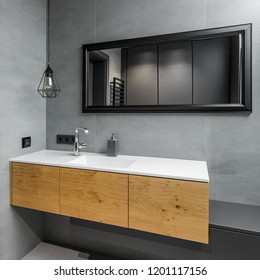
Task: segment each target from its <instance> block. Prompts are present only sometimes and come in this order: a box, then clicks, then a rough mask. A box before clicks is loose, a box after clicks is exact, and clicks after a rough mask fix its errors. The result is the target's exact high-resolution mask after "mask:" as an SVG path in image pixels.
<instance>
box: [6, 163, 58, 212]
mask: <svg viewBox="0 0 260 280" xmlns="http://www.w3.org/2000/svg"><path fill="white" fill-rule="evenodd" d="M11 166H12V170H11V173H12V175H13V176H12V181H11V184H12V185H11V200H10V201H11V204H12V205H16V206H21V207H26V208H31V209H35V210H40V211H45V212H51V213H57V214H58V213H59V168H58V167H52V166H44V165H36V164H25V163H12V165H11Z"/></svg>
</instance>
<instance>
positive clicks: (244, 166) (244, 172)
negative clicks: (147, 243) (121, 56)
mask: <svg viewBox="0 0 260 280" xmlns="http://www.w3.org/2000/svg"><path fill="white" fill-rule="evenodd" d="M52 11H53V15H52V20H51V50H52V65H53V68H55V70H56V75H57V78H58V80H59V82H60V85H61V88H62V92H61V94H60V96H59V97H58V98H57V99H55V100H48V102H47V148H48V149H61V150H64V149H66V150H71V149H72V147H71V146H63V145H57V144H56V143H55V139H56V138H55V137H56V134H58V133H64V134H65V133H73V132H74V130H75V128H76V127H77V126H84V127H88V128H89V131H90V133H89V134H88V149H87V150H88V151H90V152H105V151H106V140H107V138H108V137H109V136H110V134H111V132H112V131H114V132H115V133H116V136H118V138H119V141H120V142H119V143H120V145H119V152H120V154H133V155H145V156H160V157H173V158H182V159H194V160H196V159H197V160H206V161H207V163H208V168H209V174H210V180H211V181H210V197H211V198H212V199H216V200H222V201H229V202H238V203H245V204H251V205H260V187H259V186H260V175H259V174H260V125H259V118H260V95H259V92H260V75H259V74H260V13H259V11H260V2H259V1H257V0H248V1H244V0H243V1H242V0H239V1H237V0H197V1H193V0H161V1H156V0H131V1H129V0H74V1H70V0H52ZM242 23H253V77H252V80H253V113H252V114H251V115H242V114H231V113H218V114H213V113H212V114H192V113H190V114H82V113H81V88H82V79H81V76H82V61H81V60H82V55H81V45H82V44H86V43H94V42H103V41H110V40H117V39H127V38H134V37H143V36H150V35H158V34H166V33H173V32H182V31H188V30H197V29H205V28H212V27H219V26H228V25H235V24H242ZM56 219H58V220H59V222H58V223H57V221H56ZM57 224H58V225H59V226H57ZM59 229H62V231H59ZM79 232H81V233H79ZM46 233H47V237H49V238H53V239H56V240H61V241H66V242H72V243H73V242H75V240H76V237H77V238H79V236H80V238H82V239H84V238H85V239H86V240H85V241H84V242H85V244H88V245H90V244H93V242H92V243H91V242H90V241H89V240H92V241H93V240H95V241H96V239H95V238H93V237H91V236H93V234H94V235H95V236H98V235H97V234H96V232H95V231H93V230H91V229H86V230H85V231H84V230H83V229H81V230H79V229H77V228H75V226H70V224H69V221H68V219H64V220H63V219H62V218H57V217H54V216H48V218H47V228H46ZM83 236H85V237H83ZM100 236H102V237H97V239H99V241H100V240H101V239H102V238H105V237H104V236H105V235H104V234H102V233H100ZM111 240H113V241H107V242H106V245H107V246H108V243H109V242H110V244H112V243H114V245H115V244H118V246H121V245H122V244H120V245H119V243H120V242H121V241H122V240H121V241H120V242H119V241H118V236H116V235H114V237H113V238H112V239H111ZM82 242H83V241H82ZM84 242H83V243H84ZM122 243H123V244H127V242H122ZM96 244H99V245H100V242H99V243H96ZM135 244H137V243H135ZM97 246H98V245H97ZM124 246H125V245H124ZM131 246H132V245H131ZM114 247H115V246H114ZM114 247H113V248H114ZM126 247H127V246H126ZM158 247H160V246H159V245H158V246H157V245H156V248H157V249H158ZM136 248H138V245H136ZM160 250H161V252H162V251H163V250H165V249H163V248H162V247H160ZM169 250H170V247H169ZM152 251H153V252H156V250H155V249H154V250H152ZM150 253H151V252H150Z"/></svg>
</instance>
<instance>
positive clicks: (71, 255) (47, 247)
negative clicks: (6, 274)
mask: <svg viewBox="0 0 260 280" xmlns="http://www.w3.org/2000/svg"><path fill="white" fill-rule="evenodd" d="M88 257H89V255H88V254H87V253H80V252H78V251H75V250H71V249H67V248H63V247H59V246H56V245H52V244H49V243H44V242H41V243H40V244H39V245H38V246H36V247H35V248H34V249H32V251H30V252H29V253H28V254H27V255H26V256H24V257H23V260H86V259H88Z"/></svg>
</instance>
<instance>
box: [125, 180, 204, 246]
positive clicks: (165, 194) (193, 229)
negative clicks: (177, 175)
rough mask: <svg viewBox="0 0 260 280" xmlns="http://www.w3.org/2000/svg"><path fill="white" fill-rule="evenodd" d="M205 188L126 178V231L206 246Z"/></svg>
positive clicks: (184, 182) (197, 183)
mask: <svg viewBox="0 0 260 280" xmlns="http://www.w3.org/2000/svg"><path fill="white" fill-rule="evenodd" d="M208 201H209V199H208V184H207V183H201V182H191V181H181V180H173V179H163V178H152V177H145V176H133V175H129V228H133V229H137V230H142V231H147V232H152V233H157V234H162V235H167V236H172V237H177V238H182V239H187V240H192V241H197V242H202V243H208V224H209V222H208V219H209V218H208V207H209V205H208Z"/></svg>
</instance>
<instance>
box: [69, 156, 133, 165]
mask: <svg viewBox="0 0 260 280" xmlns="http://www.w3.org/2000/svg"><path fill="white" fill-rule="evenodd" d="M134 162H135V160H133V159H124V158H116V157H106V156H81V157H78V158H76V159H73V160H71V161H69V162H68V163H71V164H77V165H78V164H79V165H85V166H92V167H101V168H102V167H103V168H128V167H129V166H130V165H131V164H133V163H134Z"/></svg>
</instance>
